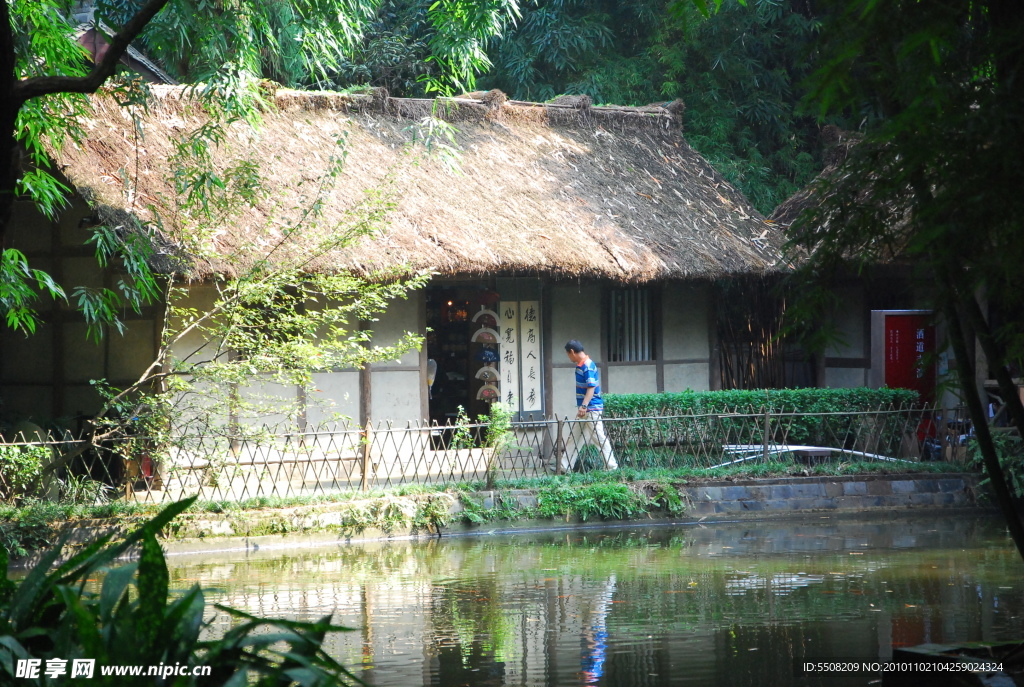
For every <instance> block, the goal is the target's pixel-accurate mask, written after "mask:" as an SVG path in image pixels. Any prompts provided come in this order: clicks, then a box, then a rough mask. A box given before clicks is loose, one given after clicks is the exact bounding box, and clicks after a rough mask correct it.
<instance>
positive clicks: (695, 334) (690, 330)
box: [661, 282, 711, 390]
mask: <svg viewBox="0 0 1024 687" xmlns="http://www.w3.org/2000/svg"><path fill="white" fill-rule="evenodd" d="M661 302H662V314H661V317H662V331H663V342H662V348H663V351H664V359H665V360H693V359H702V360H706V359H707V358H708V356H709V343H708V327H709V326H710V315H709V312H710V303H711V287H710V286H708V285H706V284H690V283H680V282H668V283H666V284H665V287H664V288H663V289H662V296H661ZM666 384H667V380H666ZM701 388H707V380H706V379H705V381H704V382H703V384H702V385H701ZM666 390H667V386H666Z"/></svg>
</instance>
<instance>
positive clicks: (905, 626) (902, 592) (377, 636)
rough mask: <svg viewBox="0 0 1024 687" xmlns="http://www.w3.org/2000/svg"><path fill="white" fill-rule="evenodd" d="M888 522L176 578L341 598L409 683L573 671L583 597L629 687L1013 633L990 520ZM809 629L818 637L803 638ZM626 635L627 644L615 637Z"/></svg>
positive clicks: (425, 547)
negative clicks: (769, 662)
mask: <svg viewBox="0 0 1024 687" xmlns="http://www.w3.org/2000/svg"><path fill="white" fill-rule="evenodd" d="M754 527H759V528H760V529H755V528H754ZM943 527H945V529H943ZM892 529H894V528H892V525H891V523H888V522H886V523H881V524H879V525H877V526H863V525H856V524H852V525H850V526H849V527H848V526H846V525H842V526H831V527H810V526H802V525H799V524H794V523H788V524H785V525H780V524H771V525H759V526H748V527H744V528H726V527H723V528H707V529H706V530H700V531H697V530H687V531H686V532H685V533H684V534H682V535H680V534H679V531H678V530H676V531H674V532H672V533H669V532H668V531H658V530H651V531H644V532H642V533H636V532H629V531H619V532H615V533H612V534H610V535H609V534H601V533H595V532H592V531H591V532H570V533H564V532H563V533H559V534H542V535H519V536H516V537H510V538H497V537H495V538H481V539H450V540H441V541H437V540H432V541H431V542H391V543H383V544H374V545H370V546H366V547H343V548H340V549H336V550H331V551H324V550H315V551H301V552H297V553H296V552H290V553H288V554H286V555H274V556H273V557H269V558H266V559H261V558H259V557H258V556H257V557H253V558H250V559H248V560H237V561H221V562H217V563H204V564H197V565H191V566H188V567H178V568H174V569H172V571H171V577H172V582H171V585H172V587H175V588H183V587H185V586H188V584H191V583H192V582H193V581H196V580H198V581H200V582H202V583H203V584H204V586H205V585H207V584H210V585H212V586H213V587H215V589H214V590H213V591H212V592H211V598H210V601H218V602H219V601H228V602H229V603H231V604H233V605H236V606H238V607H240V608H245V609H253V610H257V611H260V612H263V613H271V614H273V613H279V612H292V613H294V614H295V615H302V614H304V613H305V614H309V617H314V616H315V615H316V613H317V612H320V611H323V610H326V611H327V612H330V611H331V610H332V609H334V608H337V609H338V612H339V615H338V616H336V620H338V621H339V622H341V623H342V624H349V625H352V626H357V627H359V628H360V629H361V633H359V636H351V641H350V642H349V644H351V646H349V645H348V644H346V646H345V647H339V652H342V651H343V652H345V653H339V657H340V658H342V659H344V660H346V661H347V662H348V663H350V664H358V663H359V662H360V656H361V657H362V659H363V660H364V661H365V663H366V664H371V663H372V664H375V665H381V664H382V663H380V662H381V661H382V659H383V658H384V657H385V651H386V653H387V654H388V655H392V654H394V651H395V649H396V647H397V649H400V652H402V653H405V654H406V658H405V659H403V660H406V661H407V663H406V667H407V668H408V667H409V666H410V665H413V666H414V667H415V671H413V672H414V673H415V675H416V677H415V679H416V681H417V682H416V684H419V682H418V680H419V679H420V678H419V675H420V674H422V675H423V676H424V677H423V680H424V683H425V684H431V683H433V684H439V685H448V684H461V683H465V682H470V683H472V684H520V683H522V684H528V683H529V684H533V679H534V678H535V677H536V676H537V674H538V672H539V671H547V672H546V674H548V675H549V676H550V677H551V679H552V680H553V681H557V680H562V681H571V680H575V679H576V678H577V677H579V673H580V672H581V664H580V657H581V643H584V644H585V643H586V636H587V635H586V633H587V631H588V628H590V629H592V628H593V627H594V623H593V618H594V614H595V613H599V614H601V615H602V616H603V617H604V619H605V620H604V623H605V629H606V630H607V633H608V640H607V641H608V653H607V657H606V659H605V661H604V664H603V669H604V677H603V678H602V680H603V681H604V682H606V683H609V684H612V683H614V684H629V685H632V686H633V687H638V686H639V685H646V684H650V685H658V684H662V681H661V680H660V678H659V677H658V676H663V675H666V674H668V673H669V672H672V671H679V670H687V669H688V668H687V666H686V665H685V662H686V661H697V662H701V661H703V662H704V663H705V664H706V668H707V670H718V669H722V665H724V664H722V663H721V662H722V661H723V660H725V659H723V658H722V657H723V656H734V660H731V662H729V663H728V667H729V670H732V669H733V668H735V670H737V671H741V672H743V671H746V672H743V675H745V676H747V677H744V678H743V679H744V680H747V683H749V684H757V682H756V677H757V676H758V675H761V674H762V673H760V672H758V671H759V670H760V669H759V668H757V667H756V666H754V665H753V663H752V661H754V659H755V658H756V655H757V654H759V653H760V652H761V651H767V650H768V648H769V647H772V649H771V650H773V651H776V650H777V651H780V652H783V653H785V654H786V655H787V656H797V655H804V653H802V652H805V651H810V650H813V649H815V648H816V647H817V646H818V645H820V644H829V642H831V643H832V645H835V646H839V647H840V649H841V648H842V643H841V642H842V641H846V639H845V638H848V637H849V636H853V635H854V634H856V635H857V637H861V635H863V637H861V638H865V637H866V638H867V640H866V642H867V643H864V642H862V643H861V644H858V651H861V650H862V651H865V652H867V651H869V650H870V647H869V646H868V645H869V644H871V642H874V644H871V646H875V647H877V646H880V644H879V642H882V643H884V642H885V641H886V640H885V638H886V637H889V638H891V639H892V641H897V642H903V641H911V640H916V639H923V638H927V639H930V640H932V641H943V640H945V639H949V638H952V637H953V635H954V634H956V633H959V634H960V635H961V636H963V637H970V638H982V637H984V636H986V635H991V634H992V633H993V632H998V633H1001V636H1006V635H1007V634H1010V633H1014V632H1016V633H1020V632H1024V620H1022V619H1011V618H1010V617H1009V614H1008V613H1004V612H1003V611H1002V609H1007V608H1019V607H1020V606H1022V605H1024V596H1022V593H1021V591H1020V590H1019V589H1013V590H999V589H998V585H1001V584H1007V583H1006V582H1005V580H1011V579H1014V578H1016V577H1019V571H1020V568H1019V560H1018V559H1017V558H1016V556H1015V554H1014V553H1013V551H1012V549H1009V548H1007V547H1005V546H1002V547H1000V546H998V545H996V546H993V547H990V548H984V547H981V546H978V545H977V542H979V541H982V540H983V539H984V538H985V537H986V536H988V535H987V533H986V532H985V531H984V530H979V529H978V528H977V527H976V526H966V525H963V524H961V523H956V524H954V525H945V526H944V525H942V524H941V523H940V524H936V522H935V521H934V520H933V521H931V522H929V523H927V524H924V525H921V526H920V527H918V526H916V525H908V524H906V523H901V524H900V528H899V530H900V532H899V534H900V536H901V537H902V538H903V539H905V540H907V541H908V542H910V543H908V544H905V545H906V546H911V545H914V546H917V545H920V544H921V543H926V544H928V545H929V546H931V547H933V548H928V549H921V550H915V549H904V550H901V551H896V550H895V548H894V547H895V546H896V545H897V544H898V545H900V546H903V545H904V544H900V543H899V542H895V543H894V539H893V538H892V536H891V535H890V534H889V531H890V530H892ZM929 537H930V538H929ZM783 538H785V540H784V541H783ZM914 538H916V539H914ZM773 539H775V540H778V541H779V542H780V543H779V545H778V546H779V548H778V549H776V548H774V545H773V544H772V540H773ZM911 539H914V541H913V542H911V541H910V540H911ZM791 540H792V541H796V542H797V543H796V544H794V543H792V542H791ZM801 542H802V543H801ZM915 542H916V543H915ZM794 547H796V548H797V550H798V551H799V553H798V554H796V555H793V553H792V551H793V549H794ZM800 547H802V548H800ZM804 554H806V555H804ZM172 562H173V560H172ZM610 579H614V580H615V583H614V598H613V599H611V601H610V602H609V603H607V604H606V605H605V608H604V612H603V613H602V611H601V605H600V604H601V602H600V600H601V598H602V594H604V595H605V597H607V592H608V584H607V583H608V580H610ZM218 589H219V590H222V594H223V596H221V597H217V596H216V594H217V590H218ZM399 607H400V608H399ZM289 609H290V611H289ZM837 623H840V624H849V625H850V627H852V628H854V629H853V630H851V629H842V630H839V629H835V628H836V627H837ZM857 633H860V634H857ZM353 634H355V633H353ZM648 635H650V636H648ZM396 636H397V637H401V640H400V641H399V642H398V643H397V644H395V639H394V638H395V637H396ZM806 637H813V638H814V642H812V643H810V644H809V645H808V646H807V647H804V646H802V645H801V644H800V642H801V641H802V639H801V638H806ZM389 642H390V643H389ZM624 642H628V651H625V652H621V651H620V652H619V653H616V652H615V651H614V649H615V647H616V646H618V647H619V648H620V650H621V648H622V646H623V643H624ZM755 645H756V646H755ZM751 646H753V647H754V648H758V647H760V651H755V652H751V653H752V654H754V655H755V656H748V654H747V653H746V652H747V649H748V648H749V647H751ZM723 652H724V653H723ZM836 655H840V654H836ZM736 657H738V658H736ZM762 658H763V656H762ZM420 666H422V672H421V673H420V672H416V671H419V667H420ZM582 670H586V667H585V666H584V667H583V668H582ZM531 671H532V672H531ZM407 674H408V673H407ZM631 674H636V675H647V676H648V677H644V678H642V679H641V678H636V679H628V680H627V678H626V677H625V676H628V675H631ZM528 676H529V677H528ZM620 678H621V679H620ZM748 678H749V680H748ZM747 683H744V684H747ZM381 684H386V682H381Z"/></svg>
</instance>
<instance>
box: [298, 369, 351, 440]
mask: <svg viewBox="0 0 1024 687" xmlns="http://www.w3.org/2000/svg"><path fill="white" fill-rule="evenodd" d="M313 384H314V385H316V390H317V391H316V392H315V393H313V394H312V395H310V396H309V397H308V398H309V403H308V404H307V407H306V422H307V423H308V424H309V426H310V427H317V426H320V425H323V424H325V423H326V424H328V425H332V424H334V423H336V422H339V420H338V419H336V418H337V416H339V415H340V416H342V417H344V418H347V419H348V421H349V422H351V424H352V425H353V426H354V425H358V424H359V372H358V371H356V370H345V371H342V372H320V373H317V374H315V375H313ZM342 422H343V421H342Z"/></svg>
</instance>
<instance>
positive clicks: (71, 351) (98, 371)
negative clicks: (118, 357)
mask: <svg viewBox="0 0 1024 687" xmlns="http://www.w3.org/2000/svg"><path fill="white" fill-rule="evenodd" d="M62 326H63V327H64V332H63V334H64V344H65V351H64V377H65V378H66V379H67V380H68V381H69V382H88V381H89V380H90V379H101V378H103V377H105V376H106V375H105V374H104V372H103V368H104V365H103V359H104V357H105V356H104V351H103V345H102V344H100V343H97V342H95V341H92V340H90V339H89V338H88V337H87V336H86V330H87V328H86V326H85V323H84V322H68V323H66V324H64V325H62ZM107 336H111V337H113V336H117V333H116V332H108V334H107ZM151 360H152V359H151ZM141 373H142V370H141V369H140V370H139V372H138V374H141Z"/></svg>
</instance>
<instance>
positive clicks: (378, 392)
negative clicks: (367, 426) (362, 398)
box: [370, 369, 426, 424]
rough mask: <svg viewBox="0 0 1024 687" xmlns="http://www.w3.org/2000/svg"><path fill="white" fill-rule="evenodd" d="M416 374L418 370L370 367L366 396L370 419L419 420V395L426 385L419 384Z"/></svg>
mask: <svg viewBox="0 0 1024 687" xmlns="http://www.w3.org/2000/svg"><path fill="white" fill-rule="evenodd" d="M420 377H421V376H420V373H419V372H418V371H408V372H406V371H401V370H380V369H374V371H373V375H372V377H371V379H372V392H371V396H372V398H371V400H370V417H371V418H372V419H373V420H374V422H376V421H379V420H393V421H394V422H401V423H403V424H404V423H406V422H408V421H416V420H422V419H423V412H422V406H421V404H420V395H421V394H422V393H423V392H424V391H425V389H426V385H421V384H420ZM421 386H422V387H423V388H421Z"/></svg>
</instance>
